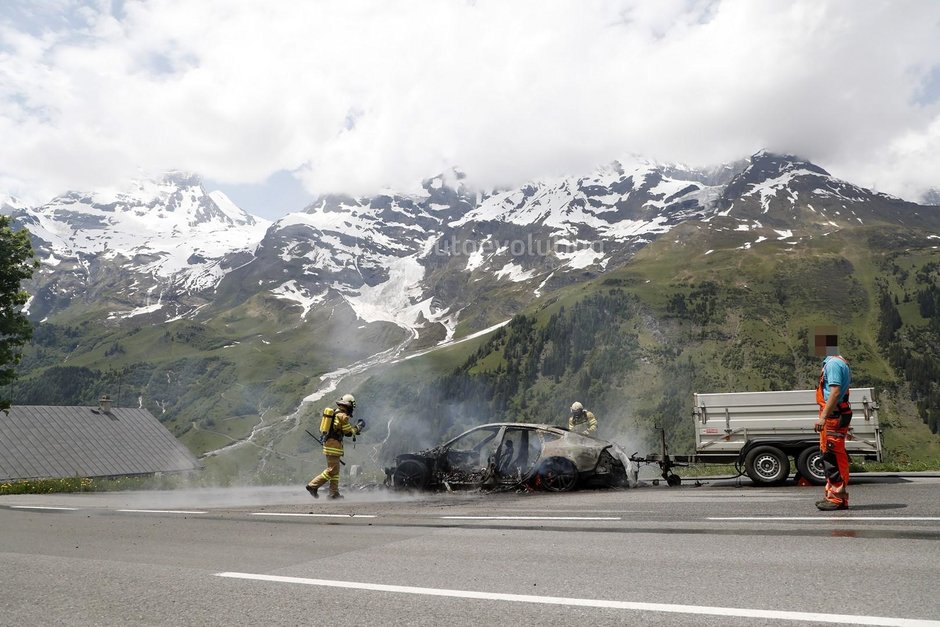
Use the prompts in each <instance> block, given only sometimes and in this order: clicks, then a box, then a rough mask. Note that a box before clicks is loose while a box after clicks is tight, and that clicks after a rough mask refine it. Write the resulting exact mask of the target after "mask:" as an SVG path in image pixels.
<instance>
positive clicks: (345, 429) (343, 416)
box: [323, 409, 359, 457]
mask: <svg viewBox="0 0 940 627" xmlns="http://www.w3.org/2000/svg"><path fill="white" fill-rule="evenodd" d="M350 418H351V416H350V415H349V414H347V413H346V412H344V411H343V410H342V409H337V410H336V411H335V412H334V413H333V422H332V424H331V425H330V428H329V430H327V431H326V432H325V433H324V434H323V454H324V455H337V456H340V457H341V456H342V455H343V437H345V436H356V435H359V427H357V426H356V425H353V424H350V422H349V419H350Z"/></svg>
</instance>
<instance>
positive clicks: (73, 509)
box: [10, 505, 78, 512]
mask: <svg viewBox="0 0 940 627" xmlns="http://www.w3.org/2000/svg"><path fill="white" fill-rule="evenodd" d="M10 508H11V509H54V510H62V511H66V512H74V511H77V510H78V508H77V507H48V506H46V505H11V506H10Z"/></svg>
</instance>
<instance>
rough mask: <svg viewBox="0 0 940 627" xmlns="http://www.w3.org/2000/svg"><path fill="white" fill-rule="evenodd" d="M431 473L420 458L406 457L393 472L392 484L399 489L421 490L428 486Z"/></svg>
mask: <svg viewBox="0 0 940 627" xmlns="http://www.w3.org/2000/svg"><path fill="white" fill-rule="evenodd" d="M430 476H431V473H430V472H429V471H428V467H427V464H425V463H424V462H423V461H421V460H420V459H405V460H402V461H401V463H399V464H398V466H397V467H396V468H395V472H393V473H392V486H393V487H394V488H396V489H398V490H421V489H422V488H425V487H427V485H428V480H429V479H430Z"/></svg>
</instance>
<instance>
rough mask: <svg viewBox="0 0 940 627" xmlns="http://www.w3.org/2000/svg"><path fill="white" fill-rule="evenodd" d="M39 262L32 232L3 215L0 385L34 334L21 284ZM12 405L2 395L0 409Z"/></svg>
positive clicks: (0, 228) (10, 374)
mask: <svg viewBox="0 0 940 627" xmlns="http://www.w3.org/2000/svg"><path fill="white" fill-rule="evenodd" d="M38 266H39V263H38V262H37V261H36V258H35V256H34V255H33V247H32V245H31V244H30V242H29V232H27V231H26V230H25V229H21V230H19V231H14V230H13V227H12V226H11V221H10V218H9V217H7V216H0V389H2V388H4V387H6V386H8V385H9V384H10V383H11V382H12V381H13V379H14V378H15V376H16V371H15V370H14V368H15V366H16V364H18V363H19V361H20V358H21V356H22V354H21V353H20V347H21V346H22V345H23V344H25V343H26V342H28V341H29V339H30V337H31V336H32V331H33V327H32V325H31V324H30V322H29V320H28V319H27V318H26V315H25V314H23V305H25V304H26V301H28V300H29V295H28V294H27V293H26V292H25V291H23V289H22V287H21V285H22V282H23V281H25V280H28V279H29V278H30V277H32V276H33V271H34V270H35V269H36V268H37V267H38ZM9 407H10V400H9V398H7V397H6V396H5V395H3V396H0V410H5V409H8V408H9Z"/></svg>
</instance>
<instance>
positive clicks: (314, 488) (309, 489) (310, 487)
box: [307, 485, 320, 499]
mask: <svg viewBox="0 0 940 627" xmlns="http://www.w3.org/2000/svg"><path fill="white" fill-rule="evenodd" d="M319 489H320V488H318V487H317V486H315V485H308V486H307V492H309V493H310V496H312V497H313V498H315V499H318V498H320V495H319V494H317V490H319Z"/></svg>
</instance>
